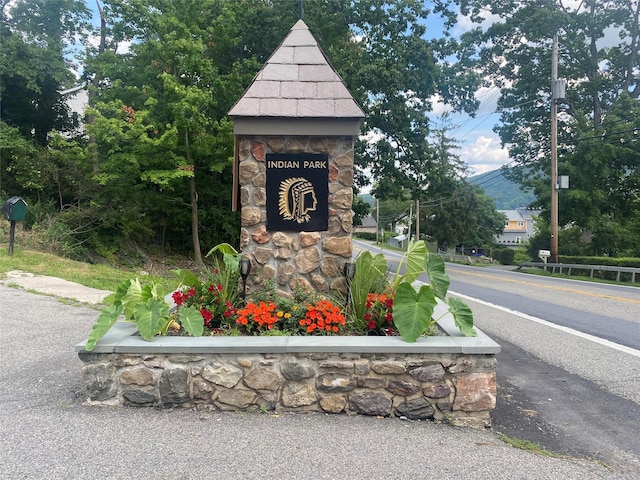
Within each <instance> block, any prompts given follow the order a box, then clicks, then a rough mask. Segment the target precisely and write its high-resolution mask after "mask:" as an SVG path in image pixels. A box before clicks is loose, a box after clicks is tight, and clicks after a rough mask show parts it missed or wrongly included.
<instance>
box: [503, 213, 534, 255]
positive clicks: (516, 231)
mask: <svg viewBox="0 0 640 480" xmlns="http://www.w3.org/2000/svg"><path fill="white" fill-rule="evenodd" d="M498 211H499V212H500V213H504V214H505V215H506V216H507V220H505V222H504V232H503V233H502V235H499V236H498V237H497V238H496V242H497V243H498V244H500V245H503V246H505V247H514V248H515V247H518V246H519V245H520V244H522V243H524V242H526V241H527V240H529V238H530V237H531V236H532V235H533V232H534V229H533V227H534V223H535V221H536V218H537V217H538V215H540V210H527V209H526V208H517V209H515V210H498Z"/></svg>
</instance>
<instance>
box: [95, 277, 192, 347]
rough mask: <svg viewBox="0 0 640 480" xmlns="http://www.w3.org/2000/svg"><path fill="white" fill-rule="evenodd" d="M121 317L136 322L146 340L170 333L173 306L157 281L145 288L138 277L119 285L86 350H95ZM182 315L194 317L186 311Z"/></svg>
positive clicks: (97, 321)
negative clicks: (170, 305) (170, 310)
mask: <svg viewBox="0 0 640 480" xmlns="http://www.w3.org/2000/svg"><path fill="white" fill-rule="evenodd" d="M121 315H124V318H125V320H128V321H133V322H135V323H136V326H137V328H138V332H139V333H140V336H141V337H142V338H144V339H145V340H151V339H152V338H153V337H154V336H155V335H157V334H164V333H166V331H167V328H168V326H169V323H170V322H171V318H170V316H169V306H168V305H167V304H166V302H165V301H164V295H163V293H162V290H161V288H160V287H159V286H158V285H157V284H156V283H155V282H151V283H150V284H147V285H144V286H143V285H142V284H141V283H140V280H139V279H137V278H136V279H133V280H125V281H124V282H122V283H120V285H118V288H117V289H116V293H115V295H114V298H113V303H112V304H111V305H109V306H107V307H106V308H105V309H104V310H102V312H101V313H100V316H99V317H98V320H96V323H95V325H94V326H93V329H92V330H91V333H90V334H89V338H88V340H87V344H86V346H85V350H87V351H92V350H93V349H94V348H95V346H96V343H97V342H98V340H100V339H101V338H102V337H103V336H104V334H105V333H107V332H108V331H109V329H110V328H111V326H112V325H113V324H114V323H116V321H117V320H118V318H120V316H121ZM182 315H184V316H189V315H191V314H190V312H189V311H187V310H186V309H185V312H184V313H183V314H182Z"/></svg>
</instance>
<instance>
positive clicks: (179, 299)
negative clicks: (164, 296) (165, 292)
mask: <svg viewBox="0 0 640 480" xmlns="http://www.w3.org/2000/svg"><path fill="white" fill-rule="evenodd" d="M171 297H173V301H174V302H175V303H176V305H178V306H180V305H182V301H183V299H182V292H180V291H176V292H173V294H172V295H171Z"/></svg>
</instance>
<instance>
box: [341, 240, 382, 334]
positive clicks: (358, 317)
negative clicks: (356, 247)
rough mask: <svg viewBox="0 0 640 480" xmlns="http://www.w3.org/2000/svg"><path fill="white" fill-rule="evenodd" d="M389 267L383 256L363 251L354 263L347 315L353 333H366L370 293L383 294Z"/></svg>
mask: <svg viewBox="0 0 640 480" xmlns="http://www.w3.org/2000/svg"><path fill="white" fill-rule="evenodd" d="M388 272H389V267H388V265H387V261H386V260H385V258H384V255H383V254H381V253H379V254H377V255H375V256H374V255H371V253H369V252H368V251H363V252H362V253H360V255H358V257H357V258H356V262H355V274H354V276H353V278H352V279H351V282H350V295H349V302H348V307H349V308H348V313H349V318H350V323H351V327H352V329H353V330H355V331H362V332H364V331H366V330H367V328H368V326H367V322H366V320H365V315H367V308H368V307H367V305H368V302H369V300H370V298H369V295H370V294H372V293H383V292H384V290H385V288H386V287H388V285H389V277H388Z"/></svg>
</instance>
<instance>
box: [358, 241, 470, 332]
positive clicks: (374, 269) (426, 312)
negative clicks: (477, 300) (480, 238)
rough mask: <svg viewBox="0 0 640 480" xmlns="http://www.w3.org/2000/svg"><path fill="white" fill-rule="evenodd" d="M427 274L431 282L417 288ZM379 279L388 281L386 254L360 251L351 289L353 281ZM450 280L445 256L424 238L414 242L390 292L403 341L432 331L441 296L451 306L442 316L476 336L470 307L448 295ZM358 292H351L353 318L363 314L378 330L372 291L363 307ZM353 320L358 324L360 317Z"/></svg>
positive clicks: (364, 282) (367, 283)
mask: <svg viewBox="0 0 640 480" xmlns="http://www.w3.org/2000/svg"><path fill="white" fill-rule="evenodd" d="M383 264H384V265H383ZM358 269H360V275H358ZM425 273H426V274H427V276H428V277H429V282H430V283H429V284H425V285H421V286H420V288H419V289H416V288H415V287H414V286H413V283H414V282H415V281H416V280H417V279H418V278H419V277H420V275H422V274H425ZM380 278H384V279H385V280H386V278H387V273H386V261H385V260H384V256H382V255H381V254H380V255H376V256H375V257H373V256H371V254H369V253H368V252H364V253H362V254H360V255H359V256H358V258H357V259H356V275H355V276H354V279H357V281H356V282H352V288H353V286H354V284H355V286H357V288H365V289H366V288H367V287H368V288H372V286H373V285H375V284H377V283H378V281H379V280H380ZM449 283H450V281H449V277H448V276H447V274H446V273H445V266H444V261H443V260H442V257H440V256H439V255H436V254H430V253H429V251H428V249H427V246H426V244H425V243H424V241H422V240H420V241H418V242H411V243H410V244H409V248H408V250H407V251H406V252H405V254H404V255H403V256H402V259H401V260H400V263H399V265H398V269H397V271H396V274H395V276H394V278H393V280H392V281H391V286H390V288H389V290H390V292H389V293H388V298H389V299H390V300H389V304H392V305H393V307H392V312H391V315H392V318H393V324H394V325H395V327H396V329H397V330H398V333H399V334H400V336H402V338H403V340H405V341H407V342H415V341H416V340H417V339H418V338H419V337H420V336H422V335H424V334H425V333H426V332H429V331H430V330H431V328H432V326H433V325H434V324H435V323H436V322H437V321H438V320H439V318H434V317H433V313H434V311H435V308H436V306H437V305H438V299H439V300H440V301H443V302H446V303H447V304H448V305H449V309H448V310H447V311H446V312H445V313H444V314H443V315H445V314H447V313H449V314H451V315H453V317H454V320H455V324H456V326H457V327H458V328H459V329H460V331H461V332H462V334H463V335H466V336H475V335H477V333H476V331H475V329H474V328H473V314H472V312H471V309H470V308H469V306H468V305H467V304H466V303H464V302H463V301H462V300H459V299H457V298H449V299H447V298H446V296H447V291H448V290H449ZM387 285H388V281H387ZM359 294H360V291H356V292H352V295H353V300H352V302H351V306H352V312H351V315H352V317H358V316H360V315H362V316H361V317H360V318H361V319H362V322H365V323H366V324H367V326H368V327H369V328H370V329H372V330H373V329H379V325H378V324H377V323H376V324H375V325H374V322H373V320H374V319H373V316H372V312H371V311H369V310H371V307H372V305H373V302H372V296H371V294H368V296H367V297H365V302H364V304H362V306H363V307H364V308H360V307H361V305H360V302H361V298H360V296H359ZM385 301H386V299H385ZM360 312H362V313H360ZM386 318H387V317H386V316H385V319H386ZM352 321H353V322H356V323H357V322H358V319H357V318H356V319H354V320H352Z"/></svg>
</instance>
